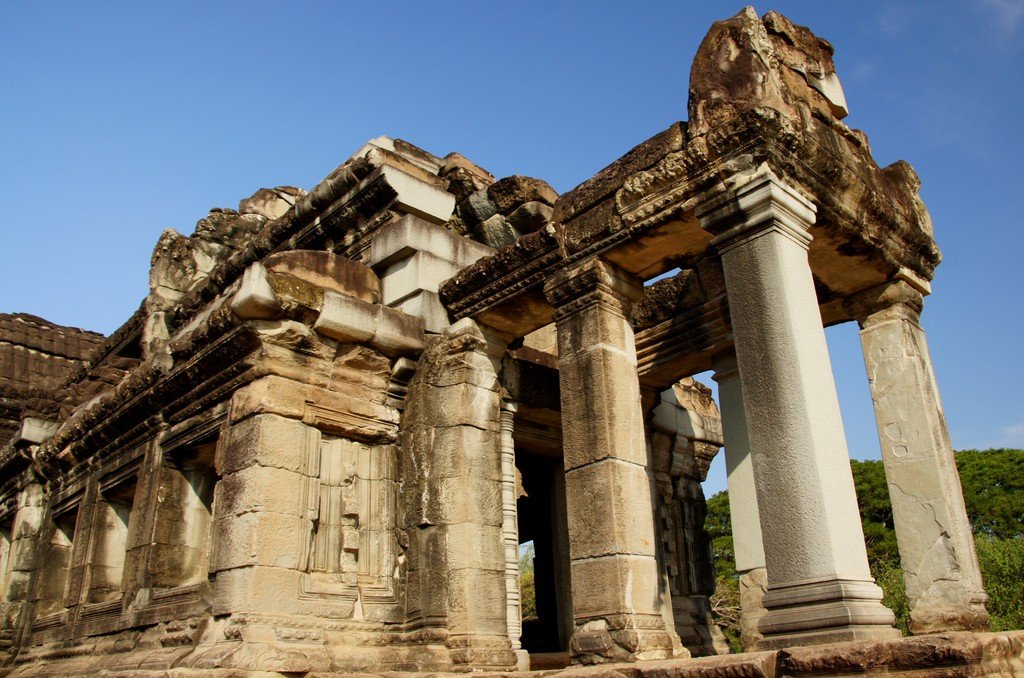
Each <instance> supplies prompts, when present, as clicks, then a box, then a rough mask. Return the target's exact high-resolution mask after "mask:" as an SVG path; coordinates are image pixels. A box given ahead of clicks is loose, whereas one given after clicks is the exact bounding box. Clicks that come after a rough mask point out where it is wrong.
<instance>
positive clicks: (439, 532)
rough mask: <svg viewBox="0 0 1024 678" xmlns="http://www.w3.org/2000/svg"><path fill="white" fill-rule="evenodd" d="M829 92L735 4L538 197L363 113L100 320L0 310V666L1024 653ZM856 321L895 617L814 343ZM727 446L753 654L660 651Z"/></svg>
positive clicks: (30, 670) (945, 667)
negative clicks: (120, 314) (380, 133)
mask: <svg viewBox="0 0 1024 678" xmlns="http://www.w3.org/2000/svg"><path fill="white" fill-rule="evenodd" d="M846 112H847V111H846V102H845V100H844V97H843V92H842V89H841V87H840V84H839V80H838V78H837V76H836V73H835V70H834V67H833V62H832V48H831V46H830V45H829V43H827V42H825V41H824V40H822V39H820V38H817V37H816V36H814V35H813V34H812V33H811V32H810V31H809V30H808V29H806V28H803V27H800V26H796V25H793V24H792V23H790V22H789V21H788V20H787V19H786V18H784V17H782V16H780V15H778V14H775V13H769V14H767V15H765V16H764V17H763V18H759V17H758V16H757V15H756V14H755V13H754V12H753V10H750V9H746V10H744V11H743V12H741V13H740V14H738V15H737V16H735V17H733V18H732V19H729V20H727V21H723V22H719V23H716V24H715V25H714V26H713V27H712V28H711V30H710V32H709V34H708V36H707V37H706V38H705V40H704V42H703V44H702V45H701V47H700V49H699V51H698V53H697V56H696V60H695V61H694V64H693V68H692V71H691V77H690V93H689V121H688V122H681V123H676V124H674V125H672V126H671V127H669V128H668V129H666V130H665V131H663V132H661V133H659V134H657V135H655V136H654V137H652V138H650V139H648V140H647V141H644V142H643V143H641V144H640V145H638V146H637V147H636V148H634V149H633V150H631V151H629V152H628V153H627V154H626V155H624V156H622V157H621V158H619V159H618V160H616V161H615V162H614V163H612V164H611V165H609V166H608V167H607V168H605V169H604V170H602V171H601V172H599V173H598V174H596V175H595V176H594V177H592V178H591V179H589V180H587V181H585V182H584V183H582V184H581V185H580V186H578V187H577V188H575V189H574V190H572V191H570V192H568V193H566V194H564V195H561V196H559V195H557V194H556V193H555V191H554V190H552V189H551V187H550V186H548V185H547V184H546V183H545V182H543V181H540V180H538V179H532V178H529V177H523V176H512V177H507V178H504V179H500V180H497V181H495V179H494V177H492V176H491V175H490V174H489V173H488V172H487V171H485V170H483V169H482V168H480V167H479V166H477V165H476V164H474V163H473V162H471V161H469V160H468V159H466V158H464V157H462V156H460V155H458V154H457V153H451V154H449V155H447V156H445V157H443V158H441V157H436V156H434V155H431V154H429V153H427V152H425V151H423V150H421V149H419V148H416V147H415V146H413V145H411V144H409V143H406V142H403V141H399V140H393V139H389V138H386V137H380V138H378V139H374V140H373V141H371V142H369V143H368V144H367V145H366V146H364V147H363V148H362V149H361V150H360V151H359V152H357V153H356V154H355V155H353V156H352V157H351V158H350V159H348V160H347V161H345V162H344V163H343V164H342V165H341V166H340V167H338V169H336V170H335V171H334V172H333V173H331V174H330V175H329V176H328V177H327V178H326V179H324V180H323V181H322V182H321V183H320V184H318V185H317V186H316V187H315V188H313V189H312V191H310V192H308V193H307V192H305V191H302V190H298V189H294V188H276V189H272V190H268V189H261V190H260V191H259V192H257V193H256V194H255V195H253V196H252V197H250V198H247V199H245V200H243V201H242V202H241V204H240V205H239V208H238V210H231V209H215V210H213V211H211V212H210V214H209V215H207V216H206V217H205V218H203V219H202V220H200V221H199V223H198V224H197V226H196V230H195V233H193V234H192V235H191V236H189V237H185V236H182V235H180V234H178V233H176V232H174V231H170V230H168V231H165V232H164V234H163V235H162V236H161V237H160V240H159V242H158V243H157V246H156V250H155V252H154V254H153V260H152V270H151V275H150V293H149V295H148V296H147V297H146V299H145V300H144V302H143V303H142V305H141V306H140V308H139V310H138V311H137V312H136V313H135V314H134V315H133V316H132V317H131V318H129V319H128V321H127V322H126V323H125V324H124V325H123V326H122V327H121V328H120V329H118V330H117V331H116V332H115V333H114V334H113V335H112V336H110V337H106V338H103V337H100V336H99V335H95V334H92V333H88V332H83V331H80V330H74V329H70V328H63V327H58V326H54V325H52V324H50V323H47V322H46V321H43V320H41V319H39V318H35V317H33V316H27V315H23V314H18V315H5V316H0V389H2V390H0V407H2V409H0V445H2V449H0V468H2V476H0V478H2V487H0V530H2V549H0V568H2V569H0V572H2V574H3V577H2V583H0V592H2V608H0V609H2V615H0V626H2V630H0V635H2V638H0V640H2V643H0V651H2V656H3V661H4V666H5V667H6V668H4V669H3V670H4V671H5V672H7V673H10V674H13V675H20V674H61V675H80V674H90V673H96V672H98V671H101V670H107V671H111V672H114V673H118V674H132V675H172V674H173V675H191V674H193V673H194V674H196V675H200V674H201V675H206V674H210V675H217V672H220V673H221V674H223V675H237V674H239V673H242V672H246V671H268V672H282V673H289V674H305V673H309V674H318V675H323V674H328V673H332V672H352V671H376V672H382V671H392V670H403V671H467V670H497V671H512V670H516V669H517V668H518V669H520V670H522V669H526V668H528V667H530V666H531V663H532V666H533V667H534V668H537V667H538V666H540V665H541V662H540V659H541V657H542V656H544V657H546V658H547V659H548V660H551V654H550V653H560V652H561V653H564V655H563V656H564V657H565V658H567V659H568V660H570V661H571V662H572V664H574V665H575V664H595V663H606V662H637V664H636V668H635V670H638V671H641V672H642V671H644V670H645V669H644V668H643V667H660V668H659V669H658V670H660V671H662V672H663V673H662V674H660V675H669V674H672V675H709V676H710V675H714V676H776V675H779V676H781V675H794V676H796V675H835V674H837V673H843V674H860V673H870V672H872V671H875V672H887V673H893V674H901V675H914V676H923V675H944V676H946V675H982V674H1001V675H1005V674H1011V673H1013V672H1014V671H1017V672H1024V659H1022V637H1024V634H1021V633H1000V634H993V633H985V632H984V631H985V629H986V627H987V615H986V611H985V601H986V595H985V592H984V590H983V587H982V582H981V578H980V576H979V573H978V565H977V560H976V556H975V552H974V544H973V541H972V537H971V531H970V527H969V524H968V522H967V517H966V513H965V510H964V504H963V499H962V496H961V491H960V484H959V479H958V477H957V473H956V468H955V466H954V463H953V454H952V448H951V445H950V440H949V436H948V434H947V432H946V428H945V424H944V421H943V416H942V410H941V404H940V401H939V394H938V390H937V387H936V383H935V379H934V376H933V374H932V370H931V366H930V362H929V357H928V349H927V346H926V343H925V335H924V332H923V330H922V329H921V326H920V325H919V323H918V318H919V314H920V312H921V308H922V299H923V297H924V296H925V295H927V294H928V292H929V281H930V280H931V278H932V276H933V273H934V271H935V267H936V265H937V264H938V263H939V259H940V256H939V252H938V249H937V248H936V246H935V242H934V240H933V238H932V229H931V223H930V221H929V217H928V213H927V211H926V210H925V207H924V205H923V204H922V203H921V200H920V199H919V197H918V188H919V183H918V179H917V176H916V175H915V173H914V171H913V169H911V167H910V166H909V165H907V164H906V163H904V162H897V163H895V164H893V165H890V166H889V167H885V168H880V167H879V166H878V165H877V164H876V163H875V161H874V160H873V159H872V157H871V152H870V149H869V146H868V142H867V138H866V137H865V135H864V134H863V133H862V132H859V131H857V130H853V129H850V128H849V127H847V126H846V125H844V124H843V123H842V122H841V120H842V118H843V117H844V116H845V115H846ZM666 273H668V274H669V276H668V277H665V278H663V279H661V280H659V281H657V282H655V283H654V284H650V285H647V286H645V284H644V283H645V282H646V281H650V280H652V279H654V278H656V277H658V276H660V275H663V274H666ZM851 321H855V322H857V323H858V324H859V325H860V327H861V339H862V342H863V347H864V357H865V362H866V365H867V370H868V374H869V377H870V384H871V392H872V396H873V399H874V406H875V411H876V415H877V420H878V430H879V437H880V439H881V442H882V447H883V455H884V462H885V470H886V474H887V477H888V481H889V486H890V492H891V496H892V499H893V505H894V515H895V523H896V530H897V534H898V537H899V547H900V555H901V558H902V562H903V566H904V568H905V570H906V585H907V592H908V595H909V599H910V604H911V606H912V629H911V630H912V632H913V633H914V634H916V635H915V636H913V637H910V638H902V639H901V638H900V637H899V633H898V631H896V630H895V629H894V628H893V621H894V616H893V614H892V612H891V611H890V610H888V609H887V608H886V607H884V606H883V605H882V603H881V599H882V593H881V590H880V589H879V588H878V587H877V586H876V585H875V583H874V581H873V580H872V578H871V575H870V573H869V569H868V561H867V557H866V552H865V547H864V540H863V534H862V531H861V526H860V521H859V517H858V510H857V504H856V497H855V494H854V487H853V482H852V477H851V473H850V466H849V458H848V452H847V449H846V444H845V438H844V434H843V428H842V423H841V420H840V415H839V405H838V401H837V398H836V391H835V386H834V383H833V381H832V373H831V370H830V364H829V356H828V352H827V349H826V344H825V338H824V333H823V327H824V326H826V325H833V324H836V323H842V322H851ZM708 370H713V371H714V378H715V380H716V381H717V382H718V388H719V403H718V405H716V404H715V402H714V400H713V399H712V398H711V391H710V390H709V389H708V388H707V387H705V386H703V385H701V384H700V383H698V382H695V381H694V380H693V379H692V375H695V374H699V373H702V372H705V371H708ZM719 407H720V408H721V413H720V414H719ZM723 443H724V445H725V455H726V463H727V466H728V472H729V489H730V494H731V497H732V518H733V526H734V537H735V545H736V567H737V570H738V572H739V573H740V574H741V576H742V579H741V582H742V595H743V599H742V609H743V634H744V638H743V640H744V644H745V648H746V649H747V650H748V651H749V652H747V653H743V654H739V655H730V656H726V657H709V658H707V659H687V658H688V657H700V656H709V655H716V654H720V653H721V652H722V644H721V642H718V641H716V629H715V627H714V624H713V620H712V619H711V615H710V607H709V603H708V596H709V595H710V594H711V593H712V592H713V588H714V576H713V569H712V565H711V553H710V545H709V541H708V538H707V535H706V533H705V532H704V529H703V521H704V513H705V505H704V497H703V494H702V491H701V487H700V482H701V480H702V479H703V478H704V477H705V474H706V472H707V469H708V465H709V463H710V461H711V459H712V457H713V456H714V455H715V454H716V453H717V452H718V450H719V448H720V447H721V446H722V445H723ZM525 541H533V543H534V545H535V549H536V566H535V567H536V570H535V577H536V592H537V617H536V618H535V619H530V620H528V621H526V622H524V621H523V620H522V619H521V613H520V591H519V586H518V557H517V552H518V546H519V544H520V543H522V542H525ZM646 660H664V661H661V662H653V663H652V662H647V661H646ZM666 662H667V663H666ZM569 670H576V669H569ZM665 671H667V672H668V673H664V672H665ZM933 671H934V673H933ZM687 672H688V673H687Z"/></svg>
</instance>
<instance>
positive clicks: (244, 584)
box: [213, 566, 306, 615]
mask: <svg viewBox="0 0 1024 678" xmlns="http://www.w3.org/2000/svg"><path fill="white" fill-rule="evenodd" d="M304 576H306V575H304V574H303V573H301V572H297V571H295V570H290V569H283V568H279V567H259V566H257V567H242V568H237V569H232V570H226V571H223V572H218V573H217V578H216V580H215V583H214V589H213V591H214V593H213V613H214V614H217V615H222V614H230V613H233V612H249V611H263V612H274V613H288V612H292V611H295V610H296V608H297V607H298V604H297V601H296V598H297V593H298V591H299V590H300V586H301V579H302V577H304Z"/></svg>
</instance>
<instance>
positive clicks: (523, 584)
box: [519, 541, 537, 619]
mask: <svg viewBox="0 0 1024 678" xmlns="http://www.w3.org/2000/svg"><path fill="white" fill-rule="evenodd" d="M533 559H534V550H533V542H532V541H528V542H526V543H525V544H520V545H519V596H520V600H521V603H520V605H521V608H520V611H521V614H522V618H523V619H529V618H531V617H536V616H537V589H536V587H535V586H534V569H533Z"/></svg>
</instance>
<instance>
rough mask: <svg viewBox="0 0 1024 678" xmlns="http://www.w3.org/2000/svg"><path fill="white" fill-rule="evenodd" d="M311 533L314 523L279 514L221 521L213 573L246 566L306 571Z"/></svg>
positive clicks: (214, 540)
mask: <svg viewBox="0 0 1024 678" xmlns="http://www.w3.org/2000/svg"><path fill="white" fill-rule="evenodd" d="M312 530H313V523H312V522H311V521H309V520H306V519H304V518H299V517H296V516H288V515H282V514H279V513H268V512H262V513H247V514H245V515H241V516H223V517H219V518H218V519H217V520H216V521H215V522H214V526H213V530H212V535H213V536H212V539H211V541H212V543H213V555H212V557H211V563H210V569H211V570H213V571H221V570H229V569H232V568H236V567H245V566H247V565H267V566H271V567H275V568H282V567H283V568H289V569H299V568H300V567H305V562H304V560H303V556H304V555H305V553H306V552H307V550H308V544H309V539H310V534H311V533H312Z"/></svg>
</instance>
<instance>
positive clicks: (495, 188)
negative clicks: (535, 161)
mask: <svg viewBox="0 0 1024 678" xmlns="http://www.w3.org/2000/svg"><path fill="white" fill-rule="evenodd" d="M487 196H488V197H489V198H490V199H491V202H493V203H494V204H495V205H496V206H497V208H498V211H499V212H501V213H502V214H510V213H511V212H512V210H513V209H515V208H516V207H518V206H519V205H522V204H523V203H524V202H532V201H534V200H538V201H540V202H542V203H544V204H546V205H554V204H555V201H556V200H558V193H557V192H556V191H555V189H553V188H551V186H549V185H548V183H547V182H546V181H542V180H541V179H534V178H533V177H524V176H521V175H518V174H517V175H514V176H511V177H505V178H504V179H499V180H498V181H496V182H494V183H493V184H491V185H490V186H489V187H488V188H487Z"/></svg>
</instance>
